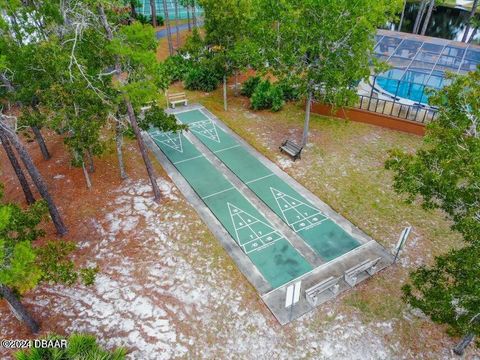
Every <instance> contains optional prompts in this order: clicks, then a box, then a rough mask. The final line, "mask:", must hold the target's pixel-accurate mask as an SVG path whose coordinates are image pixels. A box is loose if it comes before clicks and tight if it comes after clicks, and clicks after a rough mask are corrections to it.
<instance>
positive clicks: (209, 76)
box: [184, 60, 222, 92]
mask: <svg viewBox="0 0 480 360" xmlns="http://www.w3.org/2000/svg"><path fill="white" fill-rule="evenodd" d="M221 79H222V74H221V73H220V72H219V70H218V69H217V67H216V66H215V64H214V63H213V62H211V61H208V60H204V61H202V62H200V63H198V64H194V65H193V66H192V68H191V69H190V70H189V71H188V72H187V74H186V75H185V79H184V86H185V88H187V89H188V90H200V91H205V92H210V91H213V90H215V89H216V88H217V87H218V85H219V83H220V81H221Z"/></svg>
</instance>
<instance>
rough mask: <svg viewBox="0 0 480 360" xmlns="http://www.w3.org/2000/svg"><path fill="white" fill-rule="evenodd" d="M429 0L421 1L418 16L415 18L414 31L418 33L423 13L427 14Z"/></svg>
mask: <svg viewBox="0 0 480 360" xmlns="http://www.w3.org/2000/svg"><path fill="white" fill-rule="evenodd" d="M427 1H428V0H422V2H421V3H420V8H419V9H418V13H417V17H416V18H415V24H414V25H413V31H412V33H414V34H418V30H419V29H420V24H421V22H422V19H423V15H424V14H425V8H426V7H427Z"/></svg>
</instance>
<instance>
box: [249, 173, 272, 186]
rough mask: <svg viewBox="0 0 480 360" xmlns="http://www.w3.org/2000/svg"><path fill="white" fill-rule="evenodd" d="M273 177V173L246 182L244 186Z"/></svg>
mask: <svg viewBox="0 0 480 360" xmlns="http://www.w3.org/2000/svg"><path fill="white" fill-rule="evenodd" d="M273 175H275V174H274V173H271V174H269V175H265V176H262V177H259V178H258V179H255V180H250V181H247V182H246V183H245V184H247V185H248V184H251V183H254V182H256V181H259V180H263V179H266V178H268V177H270V176H273Z"/></svg>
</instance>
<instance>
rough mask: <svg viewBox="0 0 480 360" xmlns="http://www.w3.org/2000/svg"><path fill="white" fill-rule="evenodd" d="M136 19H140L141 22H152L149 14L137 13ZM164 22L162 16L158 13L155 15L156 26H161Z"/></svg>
mask: <svg viewBox="0 0 480 360" xmlns="http://www.w3.org/2000/svg"><path fill="white" fill-rule="evenodd" d="M135 18H136V19H137V20H138V21H140V22H141V23H142V24H152V17H151V16H146V15H143V14H137V16H136V17H135ZM163 24H165V21H164V20H163V17H162V16H160V15H157V26H163Z"/></svg>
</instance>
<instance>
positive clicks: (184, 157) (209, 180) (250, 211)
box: [149, 129, 312, 288]
mask: <svg viewBox="0 0 480 360" xmlns="http://www.w3.org/2000/svg"><path fill="white" fill-rule="evenodd" d="M149 134H150V136H151V137H152V139H153V140H154V142H155V144H156V145H157V146H158V147H159V148H160V150H161V151H162V152H163V153H164V154H165V156H166V157H167V158H168V159H169V161H170V162H171V163H172V164H173V165H174V166H175V168H176V169H177V170H178V172H179V173H180V174H181V175H182V176H183V177H184V178H185V180H186V181H187V182H188V183H189V185H190V186H191V187H192V188H193V190H194V191H195V192H196V193H197V195H198V196H199V197H200V198H201V199H202V200H203V202H204V203H205V205H206V206H207V207H208V208H209V209H210V211H211V212H212V213H213V214H214V215H215V217H216V218H217V219H218V220H219V222H220V223H221V224H222V226H223V227H224V228H225V230H227V232H228V233H229V234H230V235H231V237H232V238H233V239H234V240H235V241H236V242H237V244H238V245H239V246H240V247H241V249H242V250H243V251H244V253H245V254H246V255H247V256H248V258H249V259H250V260H251V261H252V263H253V264H254V266H255V267H256V268H257V269H258V271H259V272H260V273H261V274H262V276H263V277H264V278H265V280H267V281H268V283H269V284H270V285H271V287H272V288H277V287H279V286H282V285H284V284H286V283H288V282H289V281H292V280H293V279H296V278H298V277H300V276H302V275H304V274H306V273H307V272H309V271H311V270H312V266H311V265H310V263H308V262H307V261H306V260H305V258H304V257H303V256H302V255H301V254H300V253H299V252H298V251H297V250H296V249H295V248H294V247H293V246H292V245H291V244H290V242H289V241H288V240H287V239H286V238H285V237H284V236H283V234H281V233H280V232H279V231H278V230H276V229H275V228H274V227H273V226H272V224H271V223H269V221H268V220H266V219H265V217H264V216H263V215H262V214H260V213H259V211H258V210H257V209H256V208H255V207H254V206H253V205H252V204H251V203H250V202H249V201H248V199H246V198H245V197H244V195H243V194H242V193H241V192H240V191H239V190H238V189H237V188H235V186H234V185H233V184H232V183H231V182H230V181H229V180H228V179H227V178H226V177H225V176H224V175H223V174H222V173H221V172H220V171H219V170H218V169H217V168H215V166H214V165H213V164H212V163H211V162H210V161H208V159H207V158H206V157H205V156H203V154H202V153H201V152H200V151H199V150H198V149H197V148H196V147H195V146H194V145H193V144H192V143H191V142H190V141H189V140H188V139H187V138H186V137H185V136H184V135H183V134H180V133H163V132H159V131H158V130H155V129H152V130H150V131H149Z"/></svg>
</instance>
